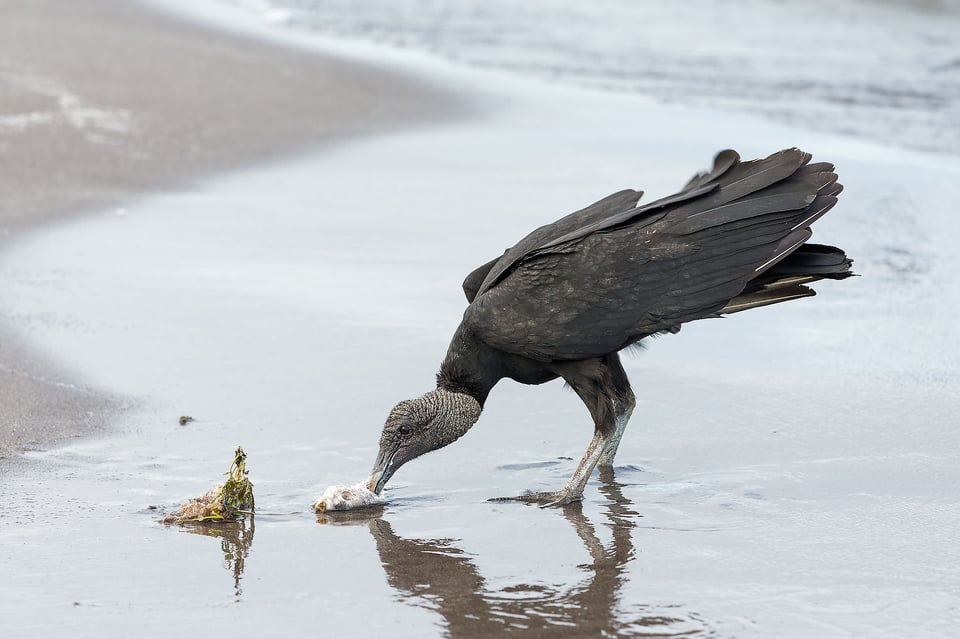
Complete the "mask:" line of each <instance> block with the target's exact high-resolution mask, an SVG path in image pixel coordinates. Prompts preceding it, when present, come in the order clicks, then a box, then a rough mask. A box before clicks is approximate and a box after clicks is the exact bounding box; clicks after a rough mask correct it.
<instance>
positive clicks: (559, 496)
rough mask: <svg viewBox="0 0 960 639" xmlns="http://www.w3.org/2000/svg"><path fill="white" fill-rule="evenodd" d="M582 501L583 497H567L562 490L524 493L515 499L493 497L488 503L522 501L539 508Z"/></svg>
mask: <svg viewBox="0 0 960 639" xmlns="http://www.w3.org/2000/svg"><path fill="white" fill-rule="evenodd" d="M581 499H583V495H569V494H567V493H566V492H564V491H562V490H558V491H553V492H526V493H524V494H522V495H518V496H516V497H494V498H493V499H489V500H488V501H522V502H524V503H527V504H539V505H540V507H541V508H551V507H557V506H568V505H570V504H573V503H575V502H578V501H580V500H581Z"/></svg>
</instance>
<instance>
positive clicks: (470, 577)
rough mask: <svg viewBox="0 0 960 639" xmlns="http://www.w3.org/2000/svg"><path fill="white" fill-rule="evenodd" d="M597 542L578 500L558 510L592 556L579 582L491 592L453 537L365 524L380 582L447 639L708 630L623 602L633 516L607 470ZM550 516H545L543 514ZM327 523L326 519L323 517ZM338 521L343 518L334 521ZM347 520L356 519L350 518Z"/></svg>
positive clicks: (671, 612) (687, 617)
mask: <svg viewBox="0 0 960 639" xmlns="http://www.w3.org/2000/svg"><path fill="white" fill-rule="evenodd" d="M600 479H601V482H602V486H601V488H600V491H601V493H602V494H603V495H604V496H606V497H607V498H608V499H609V500H610V503H609V504H607V505H606V506H605V512H604V515H605V518H606V521H605V522H604V524H606V525H607V526H609V527H610V528H611V529H612V531H613V538H612V541H611V542H610V543H608V544H606V545H605V544H604V543H603V542H602V541H601V539H600V537H599V536H598V535H597V529H596V527H595V525H594V523H593V522H591V521H590V520H589V519H588V518H587V517H586V516H585V515H584V513H583V510H582V507H581V505H580V504H573V505H571V506H569V507H567V508H564V509H563V510H560V511H557V512H558V513H560V514H562V516H563V517H565V518H566V519H567V521H569V522H570V524H571V525H572V526H573V528H574V530H575V531H576V533H577V535H578V536H579V537H580V539H581V540H582V541H583V544H584V546H585V547H586V549H587V551H588V552H589V554H590V557H591V563H589V564H585V565H583V566H581V569H582V570H583V571H584V573H585V574H586V579H577V580H576V583H572V584H571V583H568V584H563V585H555V584H544V583H516V584H512V585H510V586H507V587H503V588H500V589H499V590H494V589H491V588H489V587H488V585H487V583H486V580H485V579H484V577H483V575H482V574H481V573H480V571H479V570H478V568H477V565H476V564H475V563H474V561H473V560H472V558H471V556H470V555H469V554H468V553H466V552H465V551H464V550H462V549H461V548H458V547H457V545H456V544H457V543H458V541H459V540H456V539H405V538H403V537H400V536H399V535H397V534H396V533H395V532H394V531H393V528H392V526H391V525H390V522H389V521H387V520H386V519H383V518H380V517H378V518H376V519H373V520H371V521H369V523H368V525H369V528H370V532H371V533H372V534H373V536H374V539H375V540H376V544H377V551H378V552H379V554H380V560H381V562H382V564H383V568H384V570H385V572H386V574H387V581H388V583H389V584H390V586H391V587H392V588H393V589H394V590H396V591H397V593H398V595H399V597H398V598H399V599H400V600H402V601H403V602H405V603H408V604H412V605H416V606H421V607H424V608H427V609H429V610H432V611H435V612H437V613H438V614H440V615H441V616H442V617H443V619H444V621H445V625H446V629H447V636H449V637H451V638H453V639H465V638H476V637H489V636H499V635H502V634H504V633H509V634H511V635H516V636H536V637H540V636H550V637H602V636H617V637H667V636H669V637H691V636H703V635H704V634H711V633H710V632H709V629H708V627H707V626H706V625H705V624H704V623H703V622H702V621H701V620H700V619H698V618H697V616H696V615H691V614H688V613H685V612H684V611H682V608H679V607H677V608H675V609H674V608H670V607H667V608H665V609H664V608H663V607H660V608H654V607H651V606H645V605H633V604H632V603H631V602H627V601H624V600H623V596H622V591H623V586H624V584H625V583H626V581H627V566H628V564H629V563H630V562H631V561H632V560H633V559H634V558H635V557H636V549H635V548H634V545H633V538H632V534H633V530H634V528H635V527H636V523H637V520H638V519H639V518H640V514H639V513H637V512H636V511H635V510H633V508H632V504H631V502H630V501H629V500H628V499H626V498H625V497H624V496H623V493H622V491H621V488H622V487H623V485H622V484H619V483H617V482H616V480H615V478H614V475H613V471H612V470H610V469H605V470H604V471H603V472H602V473H601V477H600ZM549 515H550V513H545V516H549ZM327 522H328V523H330V522H331V520H330V519H327ZM337 523H348V522H347V521H340V520H339V519H338V520H337ZM353 523H358V521H357V520H354V521H353Z"/></svg>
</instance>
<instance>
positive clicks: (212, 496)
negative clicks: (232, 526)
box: [164, 446, 254, 524]
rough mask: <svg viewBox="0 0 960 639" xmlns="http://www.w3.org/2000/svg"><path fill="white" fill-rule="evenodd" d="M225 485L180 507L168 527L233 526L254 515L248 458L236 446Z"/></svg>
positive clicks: (170, 518) (172, 516)
mask: <svg viewBox="0 0 960 639" xmlns="http://www.w3.org/2000/svg"><path fill="white" fill-rule="evenodd" d="M226 475H227V479H226V481H224V482H223V484H222V485H220V486H217V487H216V488H214V489H213V490H211V491H209V492H207V493H206V494H204V495H201V496H200V497H197V498H196V499H192V500H190V501H189V502H187V503H186V504H184V505H183V506H181V507H180V511H179V512H178V513H177V514H176V515H169V516H168V517H166V518H165V519H164V522H165V523H178V524H183V523H187V522H211V523H215V522H232V521H237V519H239V518H240V517H241V516H242V515H252V514H253V506H254V502H253V483H252V482H251V481H250V477H249V475H250V471H248V470H247V454H246V453H245V452H243V448H242V447H240V446H237V451H236V452H235V453H234V455H233V463H231V464H230V469H229V470H228V471H227V472H226Z"/></svg>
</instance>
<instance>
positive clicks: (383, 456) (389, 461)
mask: <svg viewBox="0 0 960 639" xmlns="http://www.w3.org/2000/svg"><path fill="white" fill-rule="evenodd" d="M399 450H400V447H399V446H393V447H390V448H381V449H380V454H379V455H377V463H375V464H374V465H373V470H372V471H370V477H368V478H367V482H366V486H367V489H368V490H371V491H373V492H375V493H376V494H378V495H379V494H380V493H381V492H383V488H384V486H386V485H387V482H388V481H389V480H390V478H391V477H393V473H395V472H396V471H397V469H398V468H400V464H396V463H394V459H395V458H396V456H397V451H399Z"/></svg>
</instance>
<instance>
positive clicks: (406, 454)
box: [367, 388, 480, 495]
mask: <svg viewBox="0 0 960 639" xmlns="http://www.w3.org/2000/svg"><path fill="white" fill-rule="evenodd" d="M479 417H480V403H479V402H477V400H476V399H474V398H473V397H471V396H470V395H467V394H465V393H456V392H453V391H448V390H443V389H439V388H438V389H437V390H435V391H430V392H429V393H427V394H426V395H423V396H422V397H418V398H417V399H408V400H404V401H402V402H400V403H399V404H397V405H396V406H394V407H393V410H391V411H390V415H389V416H388V417H387V423H386V424H384V425H383V433H382V434H381V435H380V453H379V454H378V455H377V462H376V464H374V466H373V470H372V471H371V472H370V478H369V479H367V488H369V489H370V490H372V491H373V492H375V493H377V494H378V495H379V494H380V493H381V491H383V487H384V486H386V484H387V481H389V479H390V478H391V477H392V476H393V474H394V473H395V472H397V469H398V468H400V467H401V466H403V465H404V464H406V463H407V462H408V461H410V460H411V459H416V458H417V457H419V456H420V455H423V454H424V453H429V452H430V451H431V450H436V449H438V448H443V447H444V446H446V445H447V444H452V443H453V442H455V441H456V440H458V439H459V438H460V437H462V436H463V434H464V433H466V432H467V431H468V430H470V427H471V426H473V425H474V424H475V423H476V421H477V419H478V418H479Z"/></svg>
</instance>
